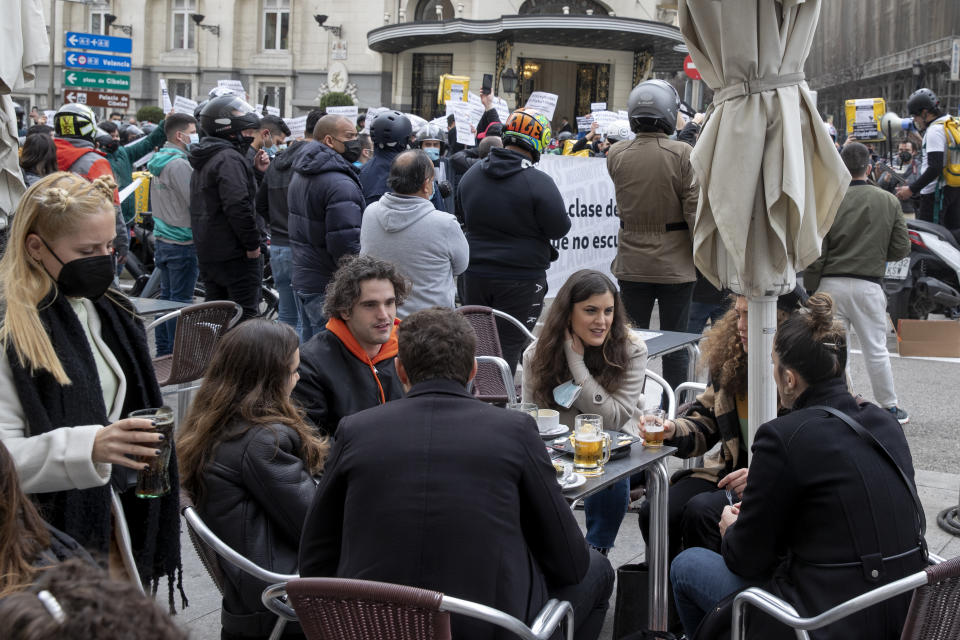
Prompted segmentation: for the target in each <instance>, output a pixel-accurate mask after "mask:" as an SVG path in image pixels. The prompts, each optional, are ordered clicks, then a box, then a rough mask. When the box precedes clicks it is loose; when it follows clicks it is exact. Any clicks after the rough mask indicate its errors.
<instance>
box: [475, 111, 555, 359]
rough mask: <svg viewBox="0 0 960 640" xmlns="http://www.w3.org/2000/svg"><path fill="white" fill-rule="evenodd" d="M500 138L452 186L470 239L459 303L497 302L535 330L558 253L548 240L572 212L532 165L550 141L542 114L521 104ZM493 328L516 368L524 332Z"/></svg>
mask: <svg viewBox="0 0 960 640" xmlns="http://www.w3.org/2000/svg"><path fill="white" fill-rule="evenodd" d="M501 139H502V140H503V147H504V148H503V149H497V148H492V149H490V152H489V154H488V155H487V157H486V158H484V159H483V160H481V161H480V162H478V163H477V164H475V165H473V166H472V167H471V168H470V170H469V171H467V173H466V175H464V176H463V178H462V179H461V180H460V186H459V187H458V188H457V195H456V206H457V218H458V219H460V220H463V221H464V225H465V232H466V236H467V242H468V243H469V244H470V266H468V267H467V271H466V273H464V303H465V304H477V305H483V306H486V307H493V308H494V309H499V310H500V311H504V312H506V313H509V314H510V315H511V316H513V317H514V318H516V319H517V320H519V321H520V322H522V323H523V324H525V325H526V326H527V328H528V329H530V330H532V329H533V328H534V326H535V325H536V323H537V318H539V317H540V312H541V311H542V308H543V298H544V296H546V294H547V268H548V267H549V266H550V262H551V261H553V260H556V259H557V257H558V255H559V254H558V253H557V250H556V249H555V248H553V246H551V244H550V241H551V240H558V239H560V238H562V237H563V236H565V235H567V232H568V231H570V217H569V216H568V215H567V208H566V206H565V205H564V203H563V197H562V196H561V195H560V191H559V189H557V185H556V184H555V183H554V182H553V178H551V177H550V176H548V175H547V174H546V173H544V172H543V171H538V170H536V169H535V168H534V167H533V165H534V164H535V163H537V162H539V161H540V154H541V153H542V152H543V150H544V149H545V148H546V147H547V145H548V144H550V123H549V122H548V121H547V119H546V117H545V116H543V115H542V114H538V113H536V112H531V111H526V110H524V109H519V110H517V111H515V112H514V113H513V114H512V115H511V116H510V118H509V119H508V120H507V123H506V124H505V125H504V127H503V133H502V135H501ZM497 330H498V331H499V334H500V348H501V351H502V352H503V359H504V360H506V361H507V366H508V367H510V371H513V370H514V369H516V367H517V362H519V360H520V352H521V350H522V349H523V343H524V340H525V337H524V335H523V334H522V333H520V331H519V330H518V329H516V328H515V327H514V326H512V325H510V324H507V323H506V322H503V321H502V320H501V321H498V322H497Z"/></svg>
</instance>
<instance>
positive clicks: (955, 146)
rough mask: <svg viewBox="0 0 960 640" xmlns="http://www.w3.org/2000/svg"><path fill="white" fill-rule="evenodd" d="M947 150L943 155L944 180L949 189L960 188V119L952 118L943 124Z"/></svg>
mask: <svg viewBox="0 0 960 640" xmlns="http://www.w3.org/2000/svg"><path fill="white" fill-rule="evenodd" d="M943 134H944V136H945V137H946V138H947V148H946V149H945V150H944V151H945V152H944V154H943V180H944V182H946V184H947V186H948V187H960V117H957V116H951V117H949V118H947V120H946V122H944V123H943Z"/></svg>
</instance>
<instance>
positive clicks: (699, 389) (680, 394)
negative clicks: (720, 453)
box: [676, 382, 707, 469]
mask: <svg viewBox="0 0 960 640" xmlns="http://www.w3.org/2000/svg"><path fill="white" fill-rule="evenodd" d="M706 390H707V385H706V384H704V383H702V382H684V383H683V384H680V385H678V386H677V389H676V392H677V401H678V402H681V399H682V398H684V396H685V395H686V394H688V393H690V394H693V396H694V397H696V394H698V393H703V392H704V391H706ZM689 404H690V403H689V402H686V403H685V402H681V404H680V406H679V408H678V409H677V413H678V414H680V415H685V414H686V409H687V407H688V405H689ZM702 466H703V456H697V457H695V458H685V459H684V460H683V468H684V469H699V468H700V467H702Z"/></svg>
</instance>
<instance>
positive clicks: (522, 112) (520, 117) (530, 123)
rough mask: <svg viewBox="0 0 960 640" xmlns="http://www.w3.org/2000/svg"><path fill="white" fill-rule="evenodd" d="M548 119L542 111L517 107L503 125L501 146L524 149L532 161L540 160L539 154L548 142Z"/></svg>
mask: <svg viewBox="0 0 960 640" xmlns="http://www.w3.org/2000/svg"><path fill="white" fill-rule="evenodd" d="M550 133H551V132H550V121H549V120H547V117H546V116H545V115H543V114H542V113H537V112H536V111H533V110H531V109H517V110H516V111H514V112H513V113H511V114H510V117H509V118H507V122H506V124H504V125H503V133H502V134H501V136H500V137H501V138H503V146H505V147H506V146H508V145H514V146H517V147H520V148H521V149H526V150H527V151H529V152H530V153H531V154H532V156H533V161H534V162H539V161H540V154H541V153H543V152H544V151H545V150H546V149H547V146H549V144H550Z"/></svg>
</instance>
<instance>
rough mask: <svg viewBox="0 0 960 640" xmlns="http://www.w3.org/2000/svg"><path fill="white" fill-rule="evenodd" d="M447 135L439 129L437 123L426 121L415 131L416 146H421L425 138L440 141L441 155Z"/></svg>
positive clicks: (445, 144)
mask: <svg viewBox="0 0 960 640" xmlns="http://www.w3.org/2000/svg"><path fill="white" fill-rule="evenodd" d="M446 138H447V135H446V133H445V132H444V131H443V130H441V129H440V127H439V126H438V125H435V124H431V123H427V124H425V125H424V126H423V127H421V128H420V131H419V132H418V133H417V146H418V147H421V148H422V147H423V143H424V141H426V140H436V141H437V142H439V143H440V155H443V152H444V150H445V149H446V146H447V139H446Z"/></svg>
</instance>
